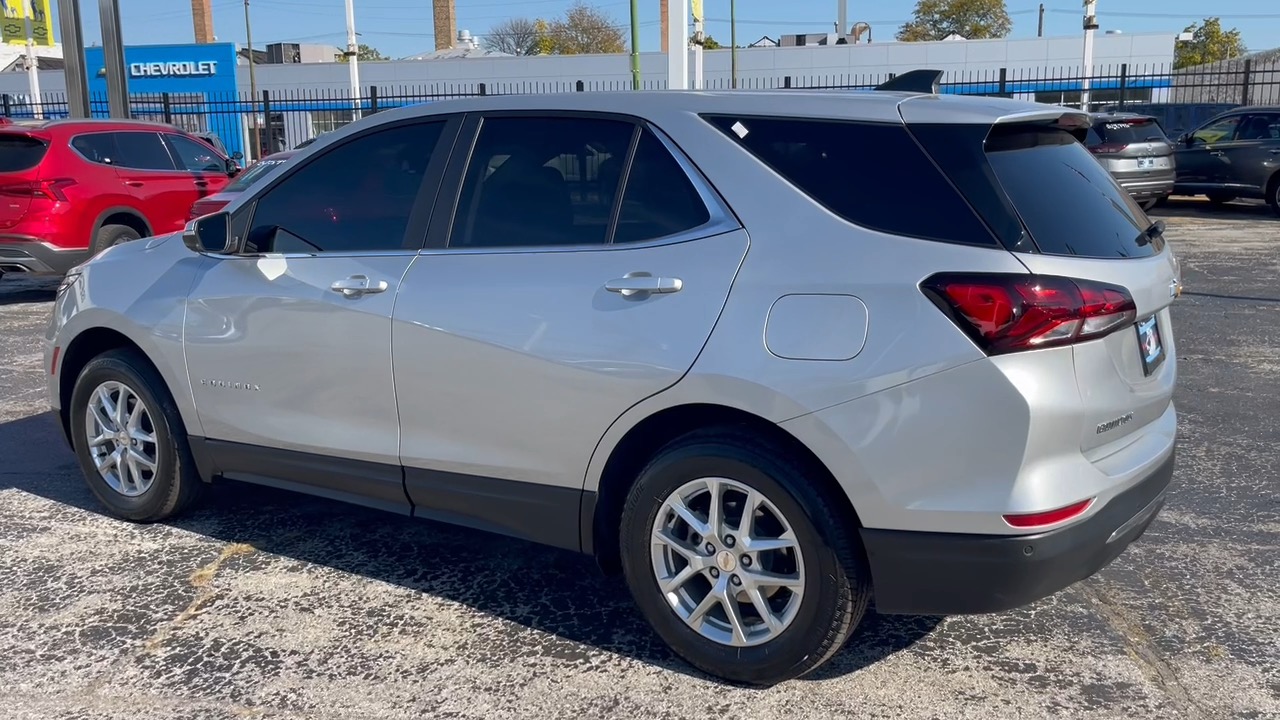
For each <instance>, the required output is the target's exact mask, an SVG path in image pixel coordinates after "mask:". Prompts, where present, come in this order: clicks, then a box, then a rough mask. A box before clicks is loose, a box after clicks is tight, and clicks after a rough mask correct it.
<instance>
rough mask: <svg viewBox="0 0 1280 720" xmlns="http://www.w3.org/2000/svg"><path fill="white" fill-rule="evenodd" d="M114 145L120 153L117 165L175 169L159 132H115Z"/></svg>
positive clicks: (150, 168)
mask: <svg viewBox="0 0 1280 720" xmlns="http://www.w3.org/2000/svg"><path fill="white" fill-rule="evenodd" d="M115 136H116V147H117V150H118V152H119V154H120V157H119V159H118V161H117V162H115V163H112V164H114V165H117V166H119V167H126V168H134V169H137V170H177V169H178V168H177V166H176V165H174V164H173V158H172V157H170V156H169V150H168V148H166V147H165V146H164V141H162V140H161V139H160V133H154V132H121V133H116V134H115Z"/></svg>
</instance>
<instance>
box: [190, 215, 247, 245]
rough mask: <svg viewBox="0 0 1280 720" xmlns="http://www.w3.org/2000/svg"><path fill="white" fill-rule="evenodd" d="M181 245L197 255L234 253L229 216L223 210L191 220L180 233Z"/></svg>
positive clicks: (233, 239) (233, 240)
mask: <svg viewBox="0 0 1280 720" xmlns="http://www.w3.org/2000/svg"><path fill="white" fill-rule="evenodd" d="M182 243H183V244H184V245H186V246H187V247H188V248H191V250H192V251H194V252H198V253H218V254H222V253H229V252H234V251H235V238H233V237H232V236H231V214H230V213H228V212H226V211H225V210H223V211H220V212H216V213H213V214H212V215H205V216H203V217H198V218H196V219H195V220H192V221H191V222H189V223H187V227H186V228H185V229H184V230H183V231H182Z"/></svg>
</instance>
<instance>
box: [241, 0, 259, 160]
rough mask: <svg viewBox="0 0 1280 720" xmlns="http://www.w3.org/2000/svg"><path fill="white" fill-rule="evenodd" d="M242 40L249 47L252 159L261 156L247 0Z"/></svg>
mask: <svg viewBox="0 0 1280 720" xmlns="http://www.w3.org/2000/svg"><path fill="white" fill-rule="evenodd" d="M244 40H245V44H246V45H247V46H248V47H249V111H250V112H249V115H250V117H251V119H252V120H251V121H252V122H253V148H252V150H253V154H252V155H251V156H250V157H252V158H258V157H261V156H262V131H261V130H259V129H258V77H257V75H255V74H254V71H253V67H254V66H255V65H257V64H258V61H257V60H256V59H255V58H254V56H253V26H252V25H251V24H250V23H249V0H244Z"/></svg>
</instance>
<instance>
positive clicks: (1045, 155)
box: [986, 125, 1159, 258]
mask: <svg viewBox="0 0 1280 720" xmlns="http://www.w3.org/2000/svg"><path fill="white" fill-rule="evenodd" d="M986 157H987V162H988V163H990V165H991V168H992V169H993V170H994V171H995V176H996V179H997V180H998V181H999V183H1000V187H1001V188H1002V189H1003V190H1004V193H1005V195H1007V196H1008V198H1009V200H1010V201H1012V203H1013V207H1014V208H1015V209H1016V211H1017V213H1018V215H1019V216H1020V217H1021V218H1022V222H1023V224H1024V225H1025V226H1026V228H1027V231H1028V232H1029V233H1030V234H1031V237H1032V239H1033V240H1034V241H1035V244H1036V247H1038V248H1039V249H1040V252H1043V253H1047V254H1050V255H1078V256H1082V257H1113V258H1114V257H1126V258H1127V257H1145V256H1148V255H1154V254H1156V253H1157V252H1159V250H1158V248H1155V247H1153V245H1152V240H1151V238H1149V237H1147V235H1146V234H1145V231H1146V229H1147V228H1148V226H1149V225H1150V224H1151V221H1150V220H1149V219H1147V217H1146V214H1145V213H1143V212H1142V210H1141V208H1139V207H1138V205H1137V204H1136V203H1135V202H1134V201H1133V200H1132V199H1131V198H1130V197H1129V194H1128V193H1126V192H1125V191H1124V190H1122V189H1121V188H1120V186H1119V185H1117V184H1116V182H1115V180H1113V179H1112V177H1111V175H1110V174H1109V173H1108V172H1107V170H1106V169H1105V168H1104V167H1103V166H1102V164H1101V163H1099V162H1098V161H1097V160H1096V159H1094V157H1093V156H1092V155H1091V154H1090V153H1089V151H1088V150H1086V149H1085V148H1084V146H1083V145H1081V144H1080V143H1079V142H1078V141H1077V139H1076V137H1075V136H1074V135H1071V134H1070V133H1068V132H1066V131H1063V130H1059V129H1055V128H1050V127H1037V126H1026V125H1023V126H1000V125H997V126H996V127H995V128H994V129H992V131H991V133H990V134H989V135H988V136H987V143H986Z"/></svg>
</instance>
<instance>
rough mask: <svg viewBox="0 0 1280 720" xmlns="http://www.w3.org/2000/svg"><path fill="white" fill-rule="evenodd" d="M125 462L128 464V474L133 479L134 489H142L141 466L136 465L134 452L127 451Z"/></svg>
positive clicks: (136, 458)
mask: <svg viewBox="0 0 1280 720" xmlns="http://www.w3.org/2000/svg"><path fill="white" fill-rule="evenodd" d="M125 464H126V465H128V466H129V476H130V478H131V479H132V481H133V487H134V489H135V490H141V489H142V468H140V467H138V457H137V454H136V453H129V454H128V455H127V456H126V459H125Z"/></svg>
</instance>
